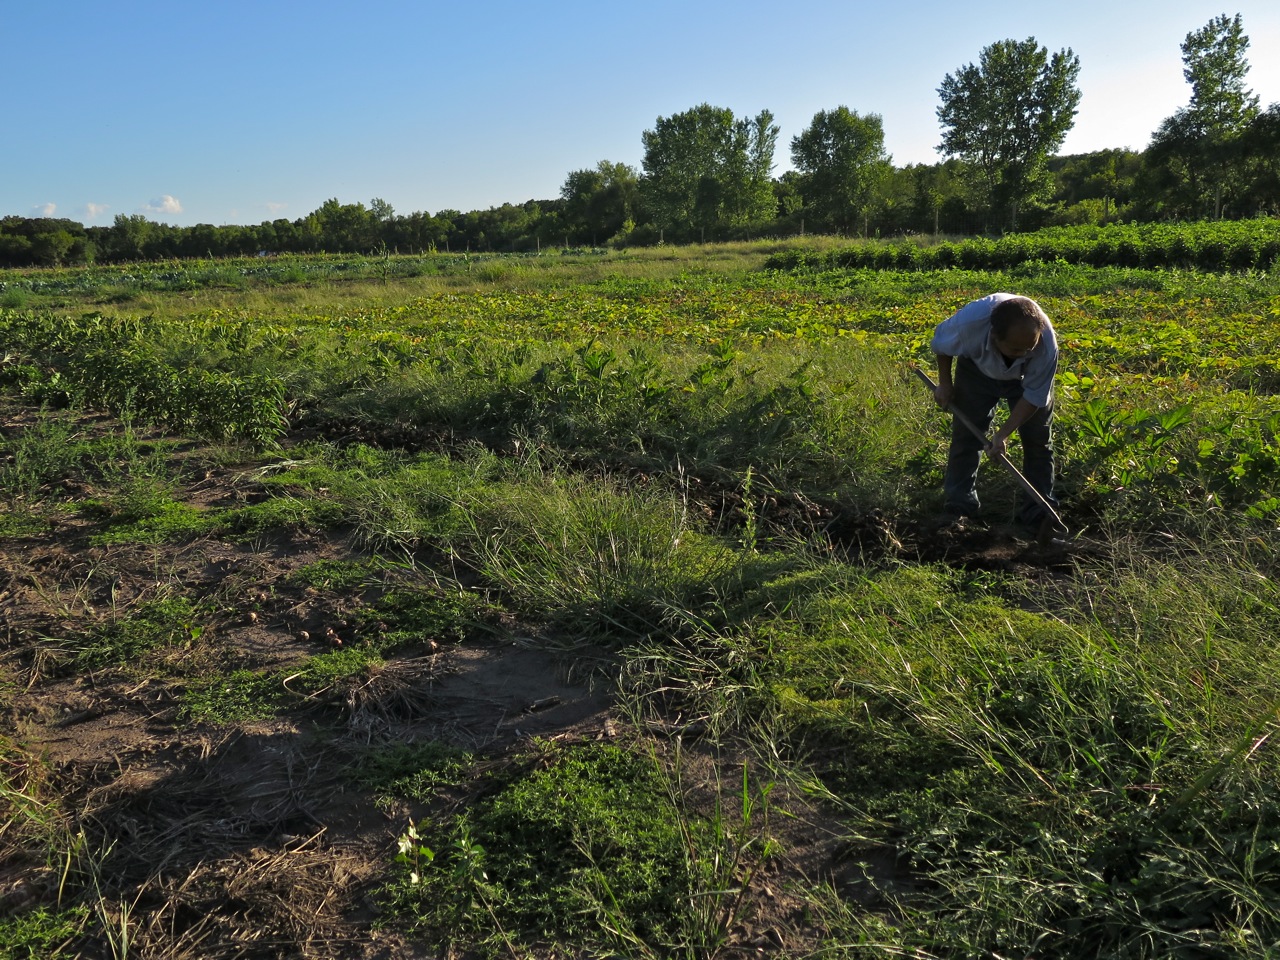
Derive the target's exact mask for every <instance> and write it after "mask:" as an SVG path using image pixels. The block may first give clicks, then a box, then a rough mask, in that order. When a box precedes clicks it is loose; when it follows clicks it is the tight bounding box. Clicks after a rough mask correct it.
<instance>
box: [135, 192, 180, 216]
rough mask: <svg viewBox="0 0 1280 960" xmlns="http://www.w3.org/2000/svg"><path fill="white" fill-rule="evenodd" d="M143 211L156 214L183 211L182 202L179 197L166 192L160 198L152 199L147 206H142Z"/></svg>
mask: <svg viewBox="0 0 1280 960" xmlns="http://www.w3.org/2000/svg"><path fill="white" fill-rule="evenodd" d="M142 212H143V213H154V214H172V213H181V212H182V204H181V203H179V202H178V198H177V197H171V196H169V194H167V193H166V194H165V195H164V196H163V197H161V198H160V199H159V200H152V201H151V202H150V203H148V204H147V205H146V206H145V207H143V208H142Z"/></svg>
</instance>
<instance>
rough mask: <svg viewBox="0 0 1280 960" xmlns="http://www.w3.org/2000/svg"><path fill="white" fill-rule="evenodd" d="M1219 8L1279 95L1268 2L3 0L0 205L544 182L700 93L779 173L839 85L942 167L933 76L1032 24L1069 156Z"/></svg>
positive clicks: (304, 207)
mask: <svg viewBox="0 0 1280 960" xmlns="http://www.w3.org/2000/svg"><path fill="white" fill-rule="evenodd" d="M1222 13H1226V14H1228V15H1235V14H1236V13H1239V14H1241V15H1242V17H1243V20H1244V28H1245V32H1246V33H1247V34H1248V35H1249V38H1250V40H1251V46H1250V48H1249V53H1248V58H1249V62H1250V64H1251V65H1252V70H1251V71H1250V73H1249V76H1248V84H1249V86H1250V87H1251V88H1252V89H1253V91H1254V92H1255V93H1257V94H1258V95H1259V97H1260V98H1261V101H1262V105H1263V106H1264V107H1266V106H1267V105H1269V104H1271V103H1273V102H1276V101H1280V3H1277V2H1276V0H1247V2H1242V0H1237V2H1235V3H1233V4H1232V5H1231V6H1228V7H1223V6H1220V5H1219V4H1218V3H1216V2H1213V0H1108V2H1105V3H1104V2H1098V0H1077V2H1068V3H1061V2H1059V3H1038V2H1022V3H1006V2H999V3H997V2H985V0H972V2H962V0H952V2H945V3H944V2H935V0H927V2H917V3H908V2H898V3H883V2H874V3H872V2H856V0H802V2H784V3H763V2H757V0H732V2H730V0H647V2H637V3H625V4H624V3H616V2H609V0H594V2H583V0H558V2H553V3H533V2H528V0H520V2H509V0H495V2H470V3H468V2H465V0H449V2H436V0H421V2H409V0H361V2H346V3H336V2H328V0H308V2H305V3H303V2H283V0H255V2H241V0H206V2H203V3H185V2H177V3H175V2H173V0H166V2H163V3H160V2H152V0H109V2H106V0H93V2H89V0H44V2H41V0H0V49H3V51H4V54H3V57H2V58H0V71H2V73H3V79H4V86H3V88H4V89H5V90H8V91H9V95H8V96H7V97H6V99H5V102H4V105H3V108H2V109H0V115H2V116H3V130H4V137H3V143H2V145H0V215H7V214H17V215H20V216H58V217H68V218H70V219H73V220H78V221H80V222H82V223H85V224H90V225H107V224H110V223H111V221H112V219H113V218H114V217H115V216H116V215H118V214H136V213H142V214H145V215H146V216H147V217H148V218H150V219H153V220H160V221H164V222H168V223H173V224H178V225H190V224H195V223H213V224H228V223H242V224H246V223H259V222H261V221H263V220H271V219H274V218H276V217H286V218H288V219H290V220H293V219H297V218H299V217H302V216H305V215H306V214H307V213H309V212H311V211H312V210H314V209H316V208H317V207H319V206H320V205H321V204H322V203H323V202H324V201H325V200H327V199H329V198H330V197H335V198H337V199H338V200H339V201H341V202H343V203H356V202H360V203H364V204H366V205H367V204H368V203H369V201H370V200H372V199H373V198H375V197H378V198H381V199H383V200H386V201H387V202H388V203H390V204H391V205H392V207H394V208H395V210H396V212H397V213H412V212H415V211H426V212H430V213H437V212H439V211H440V210H442V209H457V210H464V211H465V210H473V209H478V208H485V207H491V206H497V205H499V204H501V203H504V202H508V201H509V202H513V203H522V202H524V201H526V200H531V199H549V198H553V197H556V196H558V195H559V191H560V187H561V185H562V184H563V183H564V180H565V177H566V175H567V174H568V173H569V172H570V171H572V170H580V169H585V168H590V167H594V166H595V165H596V163H597V162H598V161H600V160H610V161H614V162H622V163H628V164H631V165H632V166H634V167H636V168H637V169H640V166H641V160H642V158H643V148H642V145H641V134H642V133H643V131H645V130H647V129H652V128H653V126H654V124H655V122H656V121H657V118H658V117H660V116H670V115H672V114H674V113H679V112H681V111H684V110H687V109H689V108H690V107H694V106H696V105H698V104H700V103H704V102H706V103H710V104H712V105H714V106H718V107H728V108H730V109H731V110H733V112H734V113H735V115H737V116H740V117H741V116H754V115H755V114H757V113H759V112H760V110H762V109H768V110H770V111H772V112H773V114H774V117H775V119H776V122H777V123H778V124H779V125H780V126H781V128H782V133H781V135H780V136H779V139H778V152H777V157H776V160H777V167H776V169H775V173H781V172H782V171H784V170H786V169H788V168H789V166H790V142H791V138H792V137H794V136H796V135H798V134H799V133H801V132H802V131H803V130H804V128H805V127H806V126H808V125H809V123H810V122H811V121H812V119H813V116H814V114H816V113H817V112H818V111H819V110H829V109H833V108H835V107H837V106H840V105H844V106H847V107H849V108H850V109H852V110H856V111H858V112H859V113H879V114H880V115H881V116H882V117H883V118H884V130H885V145H886V148H887V149H888V151H889V153H890V154H891V155H892V157H893V161H894V163H896V164H898V165H902V164H906V163H913V162H926V163H932V162H934V161H936V160H937V159H938V158H939V155H938V154H937V152H936V150H935V147H936V146H937V144H938V141H939V139H940V129H939V126H938V121H937V115H936V110H937V107H938V95H937V89H938V86H939V84H940V83H941V82H942V79H943V77H944V76H946V75H947V74H948V73H953V72H955V71H956V70H957V69H958V68H959V67H961V66H963V65H965V64H967V63H972V62H976V61H977V59H978V56H979V53H980V52H981V50H982V48H983V47H984V46H986V45H987V44H990V43H993V42H995V41H997V40H1004V39H1014V40H1023V39H1025V38H1027V37H1029V36H1034V37H1035V38H1036V40H1037V41H1039V43H1041V44H1042V45H1044V46H1046V47H1048V48H1049V49H1050V50H1051V51H1057V50H1060V49H1062V48H1064V47H1070V48H1071V49H1072V50H1074V51H1075V53H1076V54H1077V55H1078V56H1079V57H1080V60H1081V73H1080V86H1081V89H1082V91H1083V99H1082V102H1081V106H1080V112H1079V114H1078V116H1077V118H1076V124H1075V128H1074V129H1073V130H1072V132H1071V134H1070V135H1069V136H1068V138H1067V141H1066V144H1065V146H1064V148H1063V151H1064V152H1066V153H1081V152H1085V151H1089V150H1098V149H1103V148H1107V147H1131V148H1134V149H1141V148H1143V147H1145V146H1146V145H1147V142H1148V141H1149V139H1150V136H1151V133H1152V131H1153V130H1155V128H1156V127H1157V126H1158V125H1159V123H1160V122H1161V120H1163V119H1164V118H1165V117H1167V116H1169V115H1170V114H1172V113H1173V112H1174V111H1175V110H1176V109H1177V108H1178V107H1180V106H1184V105H1185V104H1186V103H1187V101H1188V99H1189V96H1190V87H1189V86H1188V85H1187V84H1186V82H1185V81H1184V80H1183V77H1182V59H1181V51H1180V49H1179V45H1180V44H1181V42H1182V39H1183V37H1184V36H1185V35H1186V34H1187V33H1188V32H1189V31H1191V30H1194V29H1197V28H1199V27H1201V26H1203V25H1204V24H1205V23H1207V22H1208V21H1209V19H1210V18H1212V17H1214V16H1216V15H1218V14H1222Z"/></svg>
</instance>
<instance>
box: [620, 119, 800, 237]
mask: <svg viewBox="0 0 1280 960" xmlns="http://www.w3.org/2000/svg"><path fill="white" fill-rule="evenodd" d="M778 132H779V128H778V126H777V125H776V124H775V123H774V122H773V114H771V113H770V112H769V111H768V110H762V111H761V112H760V113H759V115H757V116H756V117H754V118H752V119H746V118H743V119H741V120H738V119H735V118H734V116H733V111H732V110H728V109H725V108H721V107H713V106H711V105H710V104H706V103H704V104H701V105H700V106H697V107H694V108H693V109H692V110H686V111H685V112H684V113H677V114H674V115H672V116H670V117H659V118H658V122H657V125H656V126H655V128H654V129H653V130H646V131H645V132H644V134H643V138H642V139H643V142H644V174H645V176H644V180H643V181H642V183H641V188H642V195H643V197H644V200H645V203H646V204H647V206H648V210H649V212H650V214H651V216H652V218H653V220H654V222H655V223H656V225H657V226H659V227H660V228H662V229H664V230H673V231H676V232H681V233H684V234H686V235H690V236H692V235H698V236H701V237H702V238H704V239H705V238H706V236H707V233H708V231H709V232H710V235H711V236H712V237H715V236H716V235H718V234H719V233H721V232H722V231H724V230H725V229H726V228H740V227H750V226H754V225H758V224H763V223H767V222H768V221H770V220H772V219H774V217H775V216H776V214H777V207H776V204H775V203H774V199H773V185H772V180H771V174H772V172H773V154H774V150H775V149H776V147H777V142H778Z"/></svg>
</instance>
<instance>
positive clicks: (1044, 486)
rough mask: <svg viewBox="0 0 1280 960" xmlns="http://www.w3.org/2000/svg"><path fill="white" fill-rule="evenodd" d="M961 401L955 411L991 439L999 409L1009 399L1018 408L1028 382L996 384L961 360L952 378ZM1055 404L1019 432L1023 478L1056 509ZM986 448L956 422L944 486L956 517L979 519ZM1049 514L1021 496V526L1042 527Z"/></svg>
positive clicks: (956, 400)
mask: <svg viewBox="0 0 1280 960" xmlns="http://www.w3.org/2000/svg"><path fill="white" fill-rule="evenodd" d="M952 382H953V383H954V384H955V396H954V398H953V399H952V401H951V408H952V409H953V410H956V411H959V412H960V413H962V414H964V415H965V416H966V417H968V418H969V421H970V422H971V423H972V424H973V425H974V426H976V427H977V428H978V429H979V430H981V431H982V432H983V434H984V435H985V434H986V433H988V432H989V431H990V429H991V421H992V419H993V417H994V415H995V412H996V406H997V405H998V404H999V403H1000V401H1001V400H1003V401H1004V402H1005V403H1006V404H1007V405H1008V407H1009V409H1010V410H1012V409H1013V407H1014V405H1015V404H1016V403H1017V402H1018V401H1019V400H1021V399H1022V381H1020V380H993V379H991V378H990V377H988V376H987V375H986V374H984V373H983V372H982V371H980V370H979V369H978V368H977V367H976V366H975V365H974V363H973V361H972V360H968V359H966V358H964V357H957V358H956V370H955V374H954V376H953V377H952ZM1052 422H1053V401H1052V399H1051V400H1050V401H1049V406H1047V407H1042V408H1041V409H1040V410H1038V411H1036V413H1035V415H1034V416H1032V417H1031V419H1030V420H1028V421H1027V422H1026V423H1024V424H1023V425H1022V426H1020V427H1019V428H1018V431H1017V433H1018V436H1019V438H1020V439H1021V440H1022V473H1023V475H1024V476H1025V477H1026V478H1027V481H1028V482H1029V483H1030V484H1031V485H1032V486H1033V487H1035V488H1036V490H1038V491H1039V492H1040V493H1041V494H1042V495H1043V496H1044V498H1045V499H1046V500H1047V501H1049V503H1050V505H1051V506H1052V507H1053V508H1054V510H1057V509H1058V501H1057V500H1055V499H1054V496H1053V431H1052ZM982 449H983V443H982V441H981V440H979V439H978V438H977V437H975V436H974V435H973V433H971V432H970V430H969V428H968V427H966V426H965V425H964V424H962V423H961V422H960V421H959V419H958V418H952V423H951V452H950V454H949V455H948V456H947V473H946V476H945V477H944V479H943V481H942V490H943V493H945V494H946V498H947V509H948V510H950V511H953V512H955V513H964V514H976V513H977V512H978V509H979V507H980V503H979V501H978V491H977V480H978V462H979V459H980V454H981V453H982ZM1044 516H1045V511H1044V507H1042V506H1041V505H1040V504H1039V503H1037V502H1036V501H1035V500H1033V499H1032V498H1031V497H1030V496H1029V495H1028V494H1027V492H1026V491H1025V490H1020V491H1019V498H1018V512H1017V521H1018V522H1019V523H1024V524H1029V525H1030V524H1037V523H1039V522H1040V521H1041V520H1043V519H1044Z"/></svg>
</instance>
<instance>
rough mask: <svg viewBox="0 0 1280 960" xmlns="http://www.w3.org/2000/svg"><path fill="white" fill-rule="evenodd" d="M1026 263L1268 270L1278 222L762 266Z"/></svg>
mask: <svg viewBox="0 0 1280 960" xmlns="http://www.w3.org/2000/svg"><path fill="white" fill-rule="evenodd" d="M1030 261H1041V262H1056V261H1062V262H1065V263H1073V264H1082V265H1086V266H1095V267H1145V268H1180V269H1195V270H1208V271H1226V270H1270V269H1271V268H1273V267H1274V266H1275V265H1276V263H1277V261H1280V220H1277V219H1259V220H1241V221H1230V222H1204V223H1179V224H1143V225H1136V224H1129V225H1125V224H1111V225H1108V226H1105V227H1053V228H1049V229H1046V230H1040V231H1037V232H1035V233H1012V234H1007V235H1005V236H1003V237H1000V238H998V239H991V238H987V237H974V238H970V239H967V240H959V241H954V242H945V243H939V244H936V245H933V246H923V245H922V244H920V243H918V242H916V241H913V240H901V241H896V242H883V243H881V242H868V243H863V244H861V245H859V246H856V247H849V248H846V249H843V250H835V251H832V252H829V253H805V252H803V251H798V250H791V251H786V252H784V253H780V254H777V255H775V256H773V257H770V258H769V259H768V260H767V261H766V267H769V268H772V269H778V270H797V269H821V270H831V269H857V268H862V269H867V268H870V269H879V270H938V269H946V268H948V267H960V268H963V269H968V270H1002V269H1007V268H1009V267H1013V266H1017V265H1018V264H1021V263H1027V262H1030Z"/></svg>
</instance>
